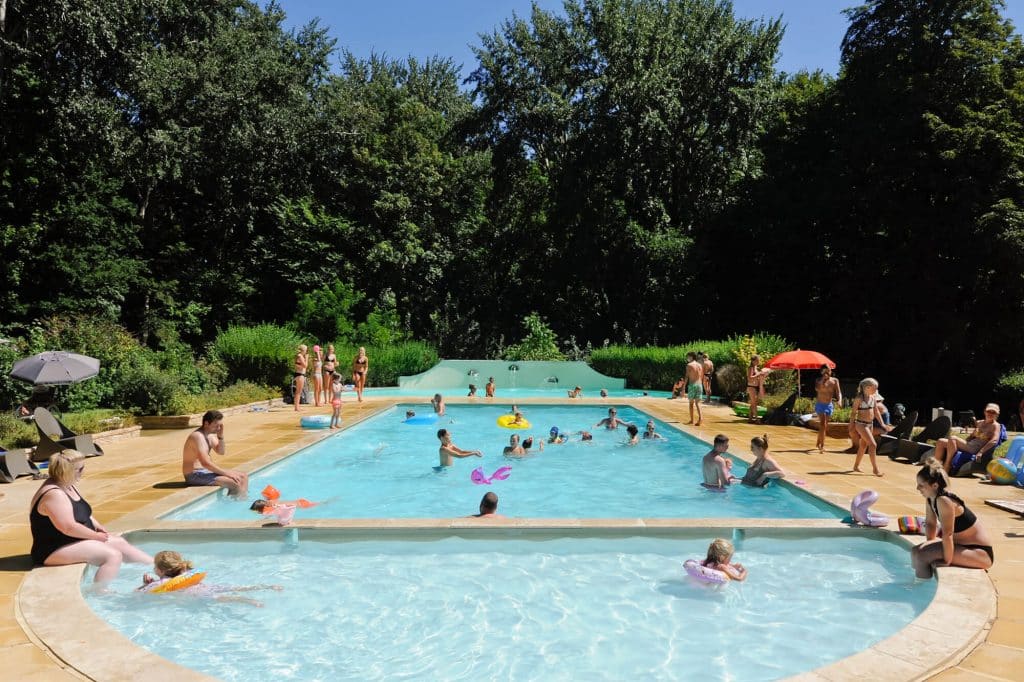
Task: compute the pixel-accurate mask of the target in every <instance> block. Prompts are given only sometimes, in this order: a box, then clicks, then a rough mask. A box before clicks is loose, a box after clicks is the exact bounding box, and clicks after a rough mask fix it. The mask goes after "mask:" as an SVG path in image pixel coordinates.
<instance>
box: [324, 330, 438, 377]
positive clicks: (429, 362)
mask: <svg viewBox="0 0 1024 682" xmlns="http://www.w3.org/2000/svg"><path fill="white" fill-rule="evenodd" d="M334 350H335V355H337V356H338V371H340V372H341V375H342V376H343V377H344V378H345V380H346V381H351V380H352V360H353V359H354V358H355V356H356V353H357V352H358V351H359V346H354V345H353V346H349V345H345V346H339V345H337V344H335V348H334ZM366 356H367V357H368V358H369V359H370V372H369V375H368V376H367V379H366V385H367V386H397V385H398V377H400V376H409V375H410V374H419V373H420V372H426V371H427V370H428V369H430V368H431V367H433V366H434V365H436V364H437V363H438V361H439V360H440V358H439V357H438V355H437V349H435V348H434V347H433V346H431V345H430V344H428V343H423V342H422V341H406V342H404V343H396V344H394V345H391V346H387V347H383V348H374V347H371V346H366Z"/></svg>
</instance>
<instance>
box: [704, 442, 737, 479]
mask: <svg viewBox="0 0 1024 682" xmlns="http://www.w3.org/2000/svg"><path fill="white" fill-rule="evenodd" d="M728 449H729V437H728V436H726V435H724V434H721V433H720V434H718V435H717V436H715V446H714V448H713V449H712V450H711V451H710V452H709V453H708V454H706V455H704V459H703V460H701V465H702V468H703V472H704V482H703V483H701V485H703V486H704V487H705V488H713V489H719V490H721V489H725V488H726V487H728V486H729V485H731V484H732V483H734V482H736V481H737V480H739V479H737V478H736V477H735V476H733V475H732V473H730V471H729V465H728V462H727V460H726V459H725V457H722V455H723V454H724V453H725V452H726V451H727V450H728Z"/></svg>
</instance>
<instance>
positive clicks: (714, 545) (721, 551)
mask: <svg viewBox="0 0 1024 682" xmlns="http://www.w3.org/2000/svg"><path fill="white" fill-rule="evenodd" d="M735 551H736V550H735V548H734V547H733V546H732V543H731V542H729V541H728V540H726V539H725V538H715V539H714V540H712V541H711V544H710V545H709V546H708V556H707V558H706V559H704V561H702V562H701V565H702V566H703V567H704V568H710V569H712V570H715V571H721V572H722V573H725V574H726V575H727V576H729V577H730V578H732V579H733V580H746V579H747V569H746V568H744V567H743V564H741V563H735V564H734V563H731V562H732V555H733V554H734V553H735Z"/></svg>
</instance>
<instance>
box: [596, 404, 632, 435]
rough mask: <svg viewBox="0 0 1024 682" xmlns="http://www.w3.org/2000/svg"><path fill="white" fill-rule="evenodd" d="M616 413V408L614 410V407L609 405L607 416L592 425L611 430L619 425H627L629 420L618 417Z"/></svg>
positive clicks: (617, 412)
mask: <svg viewBox="0 0 1024 682" xmlns="http://www.w3.org/2000/svg"><path fill="white" fill-rule="evenodd" d="M618 414H619V411H618V410H616V409H615V408H614V407H609V408H608V416H607V417H605V418H604V419H602V420H601V421H599V422H597V423H596V424H594V427H595V428H597V427H598V426H603V427H605V428H606V429H608V430H609V431H611V430H612V429H617V428H619V425H622V426H628V425H629V422H627V421H623V420H621V419H619V417H618Z"/></svg>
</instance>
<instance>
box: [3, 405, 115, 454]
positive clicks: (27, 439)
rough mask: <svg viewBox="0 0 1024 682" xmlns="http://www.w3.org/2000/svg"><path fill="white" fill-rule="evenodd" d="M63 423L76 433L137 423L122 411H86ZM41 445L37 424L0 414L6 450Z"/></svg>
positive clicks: (66, 415) (64, 419)
mask: <svg viewBox="0 0 1024 682" xmlns="http://www.w3.org/2000/svg"><path fill="white" fill-rule="evenodd" d="M61 421H62V422H63V423H64V425H65V426H67V427H68V428H69V429H71V430H72V431H74V432H75V433H100V432H102V431H110V430H111V429H120V428H123V427H125V426H131V425H132V424H134V423H135V419H134V418H133V417H132V415H130V414H128V413H127V412H124V411H122V410H85V411H83V412H72V413H69V414H65V415H63V416H62V417H61ZM38 443H39V436H38V434H37V432H36V427H35V424H34V423H32V422H31V421H23V420H21V419H15V417H14V415H12V414H11V413H7V412H5V413H3V414H0V445H2V446H4V447H5V448H30V447H33V446H35V445H36V444H38Z"/></svg>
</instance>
